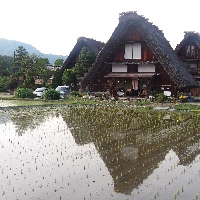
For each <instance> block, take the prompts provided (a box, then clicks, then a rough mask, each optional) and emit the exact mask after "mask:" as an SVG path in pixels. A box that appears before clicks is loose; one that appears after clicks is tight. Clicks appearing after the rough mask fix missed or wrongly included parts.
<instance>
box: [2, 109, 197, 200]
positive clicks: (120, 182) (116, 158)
mask: <svg viewBox="0 0 200 200" xmlns="http://www.w3.org/2000/svg"><path fill="white" fill-rule="evenodd" d="M132 115H134V116H135V119H137V120H134V119H133V116H132ZM141 117H142V120H141ZM138 120H140V121H138ZM198 122H199V116H198V115H193V114H190V113H188V114H187V115H184V114H176V113H167V112H160V113H159V112H157V111H153V112H149V113H144V112H140V111H139V112H135V113H133V112H132V111H131V112H130V113H129V112H127V111H125V110H122V111H121V110H120V112H119V110H114V111H113V109H107V110H105V111H104V110H103V109H101V110H98V109H97V108H94V109H90V108H88V109H85V108H76V109H69V108H67V107H66V108H65V107H62V108H50V107H49V108H48V107H47V108H35V109H34V108H32V109H19V110H7V111H0V160H1V162H0V176H1V178H0V199H2V200H3V199H9V200H16V199H76V200H79V199H80V200H82V199H119V200H121V199H122V200H123V199H193V198H194V199H195V198H197V199H198V198H199V196H200V188H199V187H198V186H199V185H200V178H199V176H200V172H199V169H200V155H199V154H200V135H199V125H198V124H199V123H198Z"/></svg>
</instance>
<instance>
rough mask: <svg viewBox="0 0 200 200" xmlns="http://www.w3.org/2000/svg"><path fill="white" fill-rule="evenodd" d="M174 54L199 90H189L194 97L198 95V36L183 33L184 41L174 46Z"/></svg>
mask: <svg viewBox="0 0 200 200" xmlns="http://www.w3.org/2000/svg"><path fill="white" fill-rule="evenodd" d="M175 52H176V53H177V55H178V56H179V58H180V59H181V60H182V62H183V63H184V66H185V68H186V69H187V70H188V71H189V72H190V73H191V74H192V76H193V77H194V78H195V79H196V81H197V82H198V83H199V88H194V89H191V93H192V95H194V96H199V95H200V35H199V33H195V32H191V31H189V32H185V35H184V39H183V40H182V41H181V42H180V44H178V45H177V46H176V49H175Z"/></svg>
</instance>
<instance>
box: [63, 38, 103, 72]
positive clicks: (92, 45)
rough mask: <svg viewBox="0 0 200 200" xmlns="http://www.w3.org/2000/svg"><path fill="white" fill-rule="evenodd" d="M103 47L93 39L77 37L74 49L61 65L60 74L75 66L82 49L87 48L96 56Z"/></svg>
mask: <svg viewBox="0 0 200 200" xmlns="http://www.w3.org/2000/svg"><path fill="white" fill-rule="evenodd" d="M104 45H105V44H104V43H102V42H99V41H96V40H94V39H90V38H86V37H79V38H78V40H77V43H76V44H75V46H74V48H73V49H72V51H71V52H70V54H69V56H68V57H67V59H66V60H65V62H64V63H63V66H62V68H61V72H62V73H63V72H64V70H65V69H68V68H72V67H74V65H75V64H76V60H77V57H78V56H79V54H80V52H81V50H82V48H83V47H88V48H89V49H90V50H91V51H93V52H94V53H95V55H96V56H97V55H98V53H99V52H100V51H101V49H102V48H103V47H104Z"/></svg>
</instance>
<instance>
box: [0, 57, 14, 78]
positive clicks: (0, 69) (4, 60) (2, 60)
mask: <svg viewBox="0 0 200 200" xmlns="http://www.w3.org/2000/svg"><path fill="white" fill-rule="evenodd" d="M12 65H13V57H11V56H2V55H0V76H9V75H10V74H11V73H12Z"/></svg>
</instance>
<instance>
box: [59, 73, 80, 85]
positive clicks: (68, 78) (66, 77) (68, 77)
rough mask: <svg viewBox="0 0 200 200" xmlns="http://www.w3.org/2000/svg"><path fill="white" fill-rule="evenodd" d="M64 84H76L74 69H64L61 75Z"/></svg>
mask: <svg viewBox="0 0 200 200" xmlns="http://www.w3.org/2000/svg"><path fill="white" fill-rule="evenodd" d="M62 81H63V84H64V85H70V86H72V87H75V86H76V84H77V78H76V72H75V70H74V69H66V70H65V71H64V73H63V76H62Z"/></svg>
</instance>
